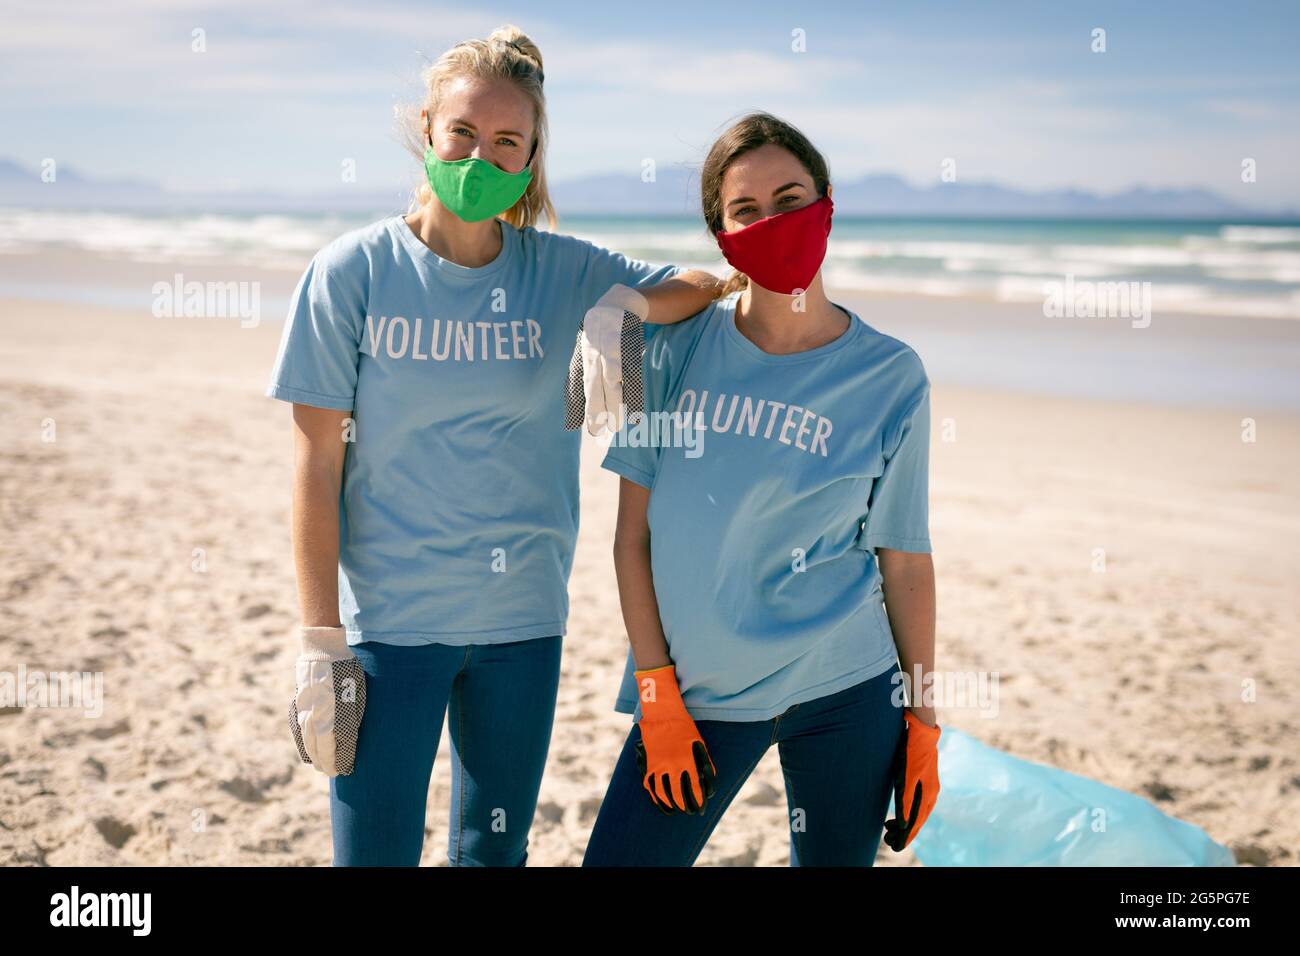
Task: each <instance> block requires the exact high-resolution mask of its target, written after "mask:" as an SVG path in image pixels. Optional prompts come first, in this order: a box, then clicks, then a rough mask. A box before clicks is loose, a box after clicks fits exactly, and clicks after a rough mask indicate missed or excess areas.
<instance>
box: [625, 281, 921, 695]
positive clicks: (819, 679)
mask: <svg viewBox="0 0 1300 956" xmlns="http://www.w3.org/2000/svg"><path fill="white" fill-rule="evenodd" d="M737 298H738V294H737V295H732V296H729V297H727V298H725V299H722V300H720V301H719V302H715V303H713V304H712V305H711V306H710V307H709V308H707V309H705V310H704V311H703V312H701V313H699V314H698V315H696V316H694V317H693V318H690V319H687V320H686V321H685V322H682V323H680V324H678V325H674V326H669V327H664V328H660V329H657V330H656V332H655V334H654V335H653V336H652V337H651V338H650V340H649V345H648V348H647V351H646V355H645V379H646V407H647V411H649V412H652V413H653V412H659V413H663V412H670V413H671V412H679V413H681V414H682V415H684V416H685V419H686V420H688V421H690V422H692V423H693V424H695V425H698V430H694V429H692V430H688V431H686V432H681V433H676V432H674V431H673V430H672V429H671V428H669V427H664V426H661V425H656V424H654V422H653V421H652V420H653V418H654V416H653V415H651V416H649V417H648V418H647V419H646V421H645V422H643V423H642V425H641V428H642V430H643V434H642V435H640V436H637V435H636V433H635V429H636V428H637V423H636V422H634V421H632V420H630V419H629V421H628V423H627V424H625V425H624V427H623V429H622V430H621V431H620V432H619V433H618V434H617V435H616V436H615V437H614V440H613V441H612V442H611V445H610V448H609V451H608V452H607V454H606V456H605V459H604V463H603V465H604V467H605V468H608V469H609V470H610V471H614V472H617V473H618V474H620V475H622V476H623V477H625V478H627V479H629V480H631V481H635V482H636V483H637V484H640V485H643V486H645V487H647V488H649V489H650V502H649V510H648V514H647V518H648V521H649V525H650V540H651V546H650V551H651V554H650V559H651V568H652V572H653V575H654V588H655V595H656V598H657V600H658V603H659V617H660V620H661V622H662V624H663V630H664V636H665V638H666V639H667V642H668V653H669V656H670V657H671V658H672V661H673V663H674V664H675V665H676V667H677V678H678V682H679V684H680V686H681V691H682V700H683V702H684V703H685V704H686V707H687V710H689V711H690V713H691V716H692V717H695V718H697V719H710V720H768V719H771V718H772V717H775V716H777V715H778V714H780V713H782V712H783V711H785V710H786V709H787V708H789V707H791V706H792V705H794V704H797V703H800V702H802V701H806V700H813V699H815V698H818V697H824V696H826V695H828V694H833V693H835V692H836V691H840V690H843V689H845V688H847V687H850V686H852V685H854V684H857V683H859V682H861V681H864V680H867V679H868V678H871V677H875V676H877V675H879V674H881V673H884V672H885V671H887V670H888V669H889V668H890V667H892V666H893V664H894V662H895V660H896V649H895V647H894V640H893V634H892V632H891V630H890V626H889V619H888V617H887V616H886V614H885V608H884V604H883V601H882V597H883V595H882V592H881V577H880V572H879V570H878V568H877V566H876V556H875V549H876V548H878V547H883V548H893V549H897V550H899V551H917V552H929V551H930V535H929V524H928V474H927V472H928V463H929V449H930V397H929V396H930V383H929V379H928V377H927V375H926V373H925V369H924V366H923V365H922V363H921V360H920V358H918V356H917V354H916V353H915V352H914V351H912V349H911V348H909V347H908V346H907V345H905V344H904V343H903V342H900V341H899V340H898V339H895V338H893V337H891V336H888V335H885V334H883V333H881V332H878V331H876V330H875V329H873V328H872V327H871V326H869V325H867V324H866V323H865V322H863V321H862V320H861V319H860V318H858V316H856V315H853V316H852V320H851V321H850V323H849V329H848V331H847V332H845V333H844V334H843V335H841V336H839V337H838V338H836V339H834V340H833V341H831V342H828V343H827V344H825V345H822V346H820V347H818V348H815V349H811V350H809V351H805V352H797V353H794V354H790V355H771V354H769V353H767V352H764V351H763V350H762V349H760V348H758V346H756V345H755V344H754V343H753V342H751V341H750V340H749V339H747V338H745V336H744V335H742V334H741V333H740V331H739V330H738V329H737V328H736V325H735V306H736V301H737ZM846 311H847V310H846ZM656 434H657V435H658V436H659V438H658V442H657V444H655V445H648V444H645V443H644V440H645V439H650V438H652V436H654V435H656ZM665 439H667V440H668V442H669V443H668V444H667V445H665ZM692 439H698V440H699V443H698V444H695V442H694V441H692ZM637 441H641V442H642V443H641V444H639V445H636V444H635V443H636V442H637ZM635 667H636V664H635V661H634V659H633V657H632V654H631V652H629V653H628V658H627V664H626V668H625V671H624V674H623V683H622V686H621V688H620V690H619V695H618V702H617V704H616V705H615V709H616V710H618V711H621V712H622V713H631V714H635V716H636V719H638V720H639V719H640V716H641V708H640V702H639V699H638V695H637V688H636V685H635V682H634V679H633V671H634V669H635Z"/></svg>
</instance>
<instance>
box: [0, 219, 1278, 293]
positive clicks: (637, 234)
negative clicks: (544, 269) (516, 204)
mask: <svg viewBox="0 0 1300 956" xmlns="http://www.w3.org/2000/svg"><path fill="white" fill-rule="evenodd" d="M375 218H378V215H376V216H368V217H367V216H361V217H355V216H353V217H349V216H337V215H270V214H248V215H226V214H222V215H185V216H180V215H159V214H144V213H141V214H122V213H95V212H68V211H51V210H16V209H0V255H4V254H6V253H22V252H39V251H41V250H45V249H64V250H81V251H87V252H95V253H101V254H104V255H109V256H120V257H126V258H129V259H135V260H139V261H149V262H161V261H194V260H223V259H224V260H234V261H238V262H241V263H246V264H251V265H257V266H261V267H266V268H272V269H291V270H300V269H301V268H302V267H303V266H304V265H305V263H306V261H307V259H308V258H309V257H310V256H311V255H312V254H313V253H314V252H316V251H317V250H318V249H320V248H321V247H322V246H324V245H325V244H326V243H328V242H329V241H330V240H331V239H333V238H334V237H336V236H338V235H340V234H341V233H343V232H346V231H348V230H350V229H353V228H356V227H359V226H362V225H365V224H366V223H367V222H371V221H373V220H374V219H375ZM560 230H561V231H564V232H567V233H570V234H573V235H576V236H579V237H581V238H584V239H588V240H590V241H592V242H594V243H596V244H598V245H601V246H605V247H606V248H610V249H615V250H617V251H619V252H622V253H624V254H625V255H628V256H630V257H633V258H640V259H649V260H652V261H655V262H672V263H675V264H679V265H690V266H699V267H703V268H712V269H717V270H721V269H723V268H725V264H724V263H723V261H722V259H721V257H720V256H719V254H718V252H717V247H716V245H715V244H714V243H713V242H712V240H711V239H710V237H709V236H708V235H707V233H706V231H705V229H704V227H703V225H702V224H701V223H700V222H699V221H698V220H694V219H685V218H682V219H668V218H659V219H650V218H637V217H620V216H608V217H591V216H569V217H564V218H562V220H561V222H560ZM824 269H825V272H824V278H825V281H826V284H827V286H828V288H832V289H841V290H846V291H849V290H851V291H864V292H884V293H900V294H911V295H922V296H936V297H944V298H953V297H965V298H979V299H985V300H989V301H999V302H1041V301H1043V300H1044V298H1045V295H1046V294H1047V293H1046V291H1045V290H1047V289H1048V288H1049V284H1052V283H1056V284H1060V283H1063V282H1065V281H1066V280H1067V278H1072V280H1073V281H1075V282H1097V283H1101V282H1126V283H1127V282H1139V283H1150V294H1151V308H1152V311H1153V312H1165V313H1168V312H1188V313H1199V314H1207V315H1221V316H1255V317H1264V318H1281V319H1300V222H1298V223H1278V222H1269V223H1252V222H1247V221H1236V220H1234V221H1226V222H1190V221H1186V222H1185V221H1176V222H1170V221H1096V220H1072V221H1066V220H1005V219H947V220H945V219H868V218H862V217H857V218H855V217H849V216H837V217H836V219H835V223H834V229H833V231H832V233H831V239H830V246H829V251H828V253H827V260H826V264H825V266H824ZM5 292H6V290H5V287H4V283H3V280H0V294H5ZM11 294H12V293H11Z"/></svg>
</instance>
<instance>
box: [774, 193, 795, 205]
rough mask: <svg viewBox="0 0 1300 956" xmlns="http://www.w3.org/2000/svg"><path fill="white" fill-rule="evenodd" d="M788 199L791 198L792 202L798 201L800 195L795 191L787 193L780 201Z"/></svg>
mask: <svg viewBox="0 0 1300 956" xmlns="http://www.w3.org/2000/svg"><path fill="white" fill-rule="evenodd" d="M787 199H789V200H790V201H791V202H798V200H799V197H798V196H796V195H795V194H794V193H786V194H785V195H784V196H782V197H781V198H780V200H779V202H785V201H786V200H787ZM787 205H788V204H787Z"/></svg>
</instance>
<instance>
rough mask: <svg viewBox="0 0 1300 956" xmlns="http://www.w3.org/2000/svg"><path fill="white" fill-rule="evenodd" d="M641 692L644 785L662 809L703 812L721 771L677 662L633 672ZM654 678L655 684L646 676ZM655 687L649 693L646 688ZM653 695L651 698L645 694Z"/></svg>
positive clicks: (638, 749)
mask: <svg viewBox="0 0 1300 956" xmlns="http://www.w3.org/2000/svg"><path fill="white" fill-rule="evenodd" d="M633 673H634V674H635V675H636V684H637V688H638V690H639V691H640V692H641V719H640V720H639V721H637V726H638V727H640V728H641V739H640V740H639V741H637V744H636V762H637V767H639V768H640V770H641V785H642V786H643V787H645V789H646V792H647V793H649V794H650V801H651V802H652V803H653V804H654V805H655V806H656V807H658V808H659V809H660V810H661V811H662V812H663V813H665V814H671V813H699V814H703V813H704V804H705V802H706V801H707V800H708V799H709V797H711V796H713V791H714V779H715V778H716V776H717V771H716V769H715V768H714V766H713V760H712V759H711V758H710V757H709V752H708V749H707V748H706V747H705V746H704V738H703V737H701V736H700V732H699V731H698V730H697V729H696V728H695V721H693V720H691V715H690V714H688V713H687V712H686V705H685V704H684V703H682V692H681V688H679V687H678V686H677V668H676V666H675V665H673V664H665V665H664V666H663V667H652V668H650V669H649V670H644V671H634V672H633ZM645 679H648V680H650V681H651V682H652V684H651V686H650V687H648V688H647V687H646V686H645V685H644V684H643V680H645ZM646 690H650V691H651V693H650V694H648V695H647V694H646V693H645V691H646ZM647 696H649V697H652V698H653V699H652V700H646V697H647Z"/></svg>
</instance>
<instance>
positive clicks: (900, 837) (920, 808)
mask: <svg viewBox="0 0 1300 956" xmlns="http://www.w3.org/2000/svg"><path fill="white" fill-rule="evenodd" d="M903 720H904V722H905V723H904V727H903V733H902V736H901V737H900V738H899V741H898V749H897V750H895V751H894V763H893V767H892V768H891V769H892V771H893V774H894V813H895V814H896V816H895V817H894V819H892V820H886V821H885V843H886V845H888V847H889V848H890V849H891V850H893V851H894V852H895V853H901V852H902V850H903V848H904V847H906V846H907V845H908V844H909V843H911V842H912V838H913V837H914V836H916V834H917V833H919V832H920V830H921V827H923V826H925V821H926V818H927V817H929V816H930V811H931V810H932V809H933V808H934V803H935V801H936V800H938V799H939V728H938V727H937V726H935V727H931V726H930V725H929V724H927V723H926V722H925V721H923V720H921V718H919V717H917V716H916V715H915V714H913V713H912V712H911V711H910V710H905V711H903ZM899 817H902V819H901V820H900V819H899ZM904 821H906V822H904Z"/></svg>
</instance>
